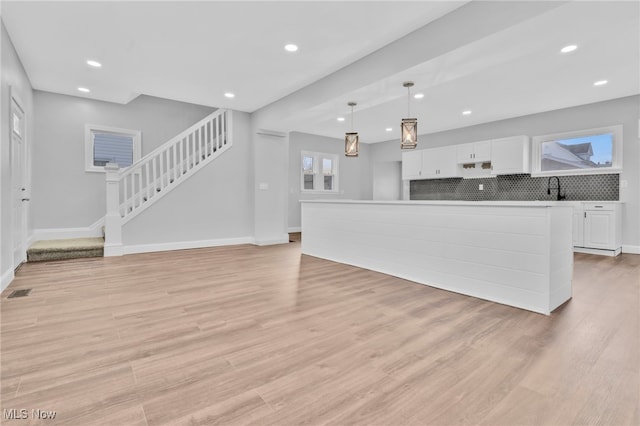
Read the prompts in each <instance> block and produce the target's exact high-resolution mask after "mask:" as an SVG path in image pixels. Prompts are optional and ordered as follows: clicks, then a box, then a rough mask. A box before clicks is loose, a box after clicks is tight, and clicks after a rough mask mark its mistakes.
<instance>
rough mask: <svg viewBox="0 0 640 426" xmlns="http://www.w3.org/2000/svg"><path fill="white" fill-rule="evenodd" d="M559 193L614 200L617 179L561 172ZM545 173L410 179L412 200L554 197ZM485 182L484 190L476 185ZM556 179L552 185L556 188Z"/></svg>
mask: <svg viewBox="0 0 640 426" xmlns="http://www.w3.org/2000/svg"><path fill="white" fill-rule="evenodd" d="M559 178H560V186H561V188H562V193H563V194H565V195H566V197H567V200H574V201H617V200H618V199H619V196H620V195H619V194H620V191H619V189H620V188H619V186H620V185H619V184H620V179H619V175H617V174H606V175H579V176H560V177H559ZM547 180H548V178H547V177H531V176H530V175H528V174H519V175H505V176H497V177H491V178H480V179H461V178H452V179H432V180H412V181H411V183H410V196H411V199H412V200H461V201H484V200H513V201H534V200H555V199H556V190H555V189H552V190H551V195H547ZM480 184H482V185H483V186H484V189H483V190H479V189H478V185H480ZM555 184H556V183H555V179H554V180H553V181H552V183H551V185H552V187H554V188H555Z"/></svg>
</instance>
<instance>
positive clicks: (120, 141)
mask: <svg viewBox="0 0 640 426" xmlns="http://www.w3.org/2000/svg"><path fill="white" fill-rule="evenodd" d="M107 163H117V164H118V165H119V166H120V167H121V168H123V167H129V166H130V165H131V164H133V136H130V135H122V134H113V133H98V132H94V133H93V165H94V166H104V165H106V164H107Z"/></svg>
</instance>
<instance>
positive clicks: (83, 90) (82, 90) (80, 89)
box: [78, 87, 91, 93]
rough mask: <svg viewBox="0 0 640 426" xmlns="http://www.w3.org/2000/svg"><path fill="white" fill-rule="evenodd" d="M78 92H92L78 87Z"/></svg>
mask: <svg viewBox="0 0 640 426" xmlns="http://www.w3.org/2000/svg"><path fill="white" fill-rule="evenodd" d="M78 90H79V91H81V92H83V93H89V92H90V91H91V90H89V89H87V88H86V87H78Z"/></svg>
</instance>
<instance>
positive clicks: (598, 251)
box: [573, 247, 622, 257]
mask: <svg viewBox="0 0 640 426" xmlns="http://www.w3.org/2000/svg"><path fill="white" fill-rule="evenodd" d="M573 251H574V253H586V254H597V255H599V256H611V257H616V256H617V255H619V254H620V253H622V248H617V249H615V250H607V249H596V248H589V247H574V248H573Z"/></svg>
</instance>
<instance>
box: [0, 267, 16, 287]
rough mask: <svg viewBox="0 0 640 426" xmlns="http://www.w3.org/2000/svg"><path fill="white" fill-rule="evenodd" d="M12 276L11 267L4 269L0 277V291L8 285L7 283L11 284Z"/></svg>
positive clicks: (13, 275) (13, 276)
mask: <svg viewBox="0 0 640 426" xmlns="http://www.w3.org/2000/svg"><path fill="white" fill-rule="evenodd" d="M14 278H15V274H14V272H13V268H9V270H8V271H5V272H4V273H3V274H2V278H1V279H0V292H2V291H4V289H5V288H7V287H9V284H11V281H13V279H14Z"/></svg>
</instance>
